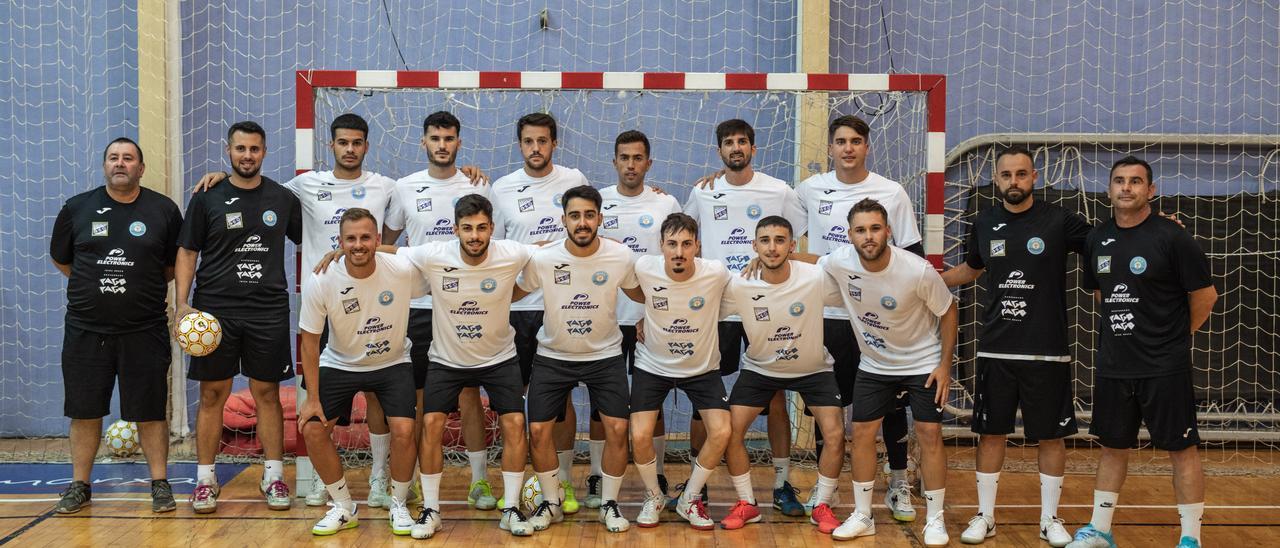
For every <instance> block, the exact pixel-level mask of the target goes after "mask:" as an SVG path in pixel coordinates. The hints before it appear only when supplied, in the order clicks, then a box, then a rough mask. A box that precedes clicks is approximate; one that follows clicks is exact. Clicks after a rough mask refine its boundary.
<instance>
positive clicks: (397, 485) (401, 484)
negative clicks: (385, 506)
mask: <svg viewBox="0 0 1280 548" xmlns="http://www.w3.org/2000/svg"><path fill="white" fill-rule="evenodd" d="M412 485H413V480H409V481H396V479H395V478H391V498H392V500H395V501H397V502H399V503H401V504H404V501H406V500H409V487H410V486H412Z"/></svg>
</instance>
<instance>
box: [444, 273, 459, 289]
mask: <svg viewBox="0 0 1280 548" xmlns="http://www.w3.org/2000/svg"><path fill="white" fill-rule="evenodd" d="M440 290H441V291H448V292H450V293H457V292H458V279H457V278H453V277H449V276H445V277H444V278H443V279H441V280H440Z"/></svg>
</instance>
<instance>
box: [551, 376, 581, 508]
mask: <svg viewBox="0 0 1280 548" xmlns="http://www.w3.org/2000/svg"><path fill="white" fill-rule="evenodd" d="M577 434H578V414H577V412H576V411H575V409H574V407H573V397H572V396H570V397H568V398H565V405H564V420H562V421H556V423H555V427H554V433H553V435H554V437H555V447H556V459H557V461H558V465H559V468H560V487H561V489H562V490H563V491H564V497H563V503H564V513H566V514H576V513H577V512H578V498H577V496H576V493H575V492H574V489H573V456H574V443H575V441H576V439H577Z"/></svg>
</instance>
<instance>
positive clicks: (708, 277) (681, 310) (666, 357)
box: [635, 255, 730, 378]
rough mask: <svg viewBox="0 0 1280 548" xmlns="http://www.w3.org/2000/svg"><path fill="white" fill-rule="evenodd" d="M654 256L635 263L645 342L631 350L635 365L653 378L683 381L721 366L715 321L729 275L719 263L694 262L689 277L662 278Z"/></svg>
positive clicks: (662, 265) (660, 264) (664, 275)
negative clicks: (642, 297)
mask: <svg viewBox="0 0 1280 548" xmlns="http://www.w3.org/2000/svg"><path fill="white" fill-rule="evenodd" d="M665 264H666V260H665V259H664V258H663V257H662V256H659V255H647V256H644V257H640V258H639V259H636V279H637V281H639V282H640V288H641V289H642V290H644V298H645V308H644V343H643V344H638V345H636V362H635V366H636V367H638V368H640V369H642V370H644V371H646V372H649V373H653V374H654V375H661V376H664V377H676V378H685V377H693V376H696V375H702V374H704V373H708V372H711V371H713V370H715V369H716V368H718V367H720V348H719V347H720V344H719V338H718V334H717V333H718V328H717V326H716V322H717V321H718V320H719V319H720V317H721V312H720V300H721V297H722V296H723V294H724V289H725V285H726V284H728V283H729V276H730V274H729V271H728V270H725V268H724V265H723V264H721V263H720V261H716V260H712V259H702V258H695V259H694V270H693V277H691V278H689V279H688V280H685V281H683V282H675V281H672V280H671V278H669V277H667V272H666V267H665Z"/></svg>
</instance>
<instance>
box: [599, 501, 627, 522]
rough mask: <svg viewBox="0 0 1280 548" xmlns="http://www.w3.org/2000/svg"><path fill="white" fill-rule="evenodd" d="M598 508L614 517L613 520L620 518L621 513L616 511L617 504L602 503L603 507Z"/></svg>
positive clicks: (610, 502)
mask: <svg viewBox="0 0 1280 548" xmlns="http://www.w3.org/2000/svg"><path fill="white" fill-rule="evenodd" d="M600 508H601V509H602V510H604V511H605V512H608V513H609V514H610V515H611V516H612V517H615V518H620V517H622V512H621V511H619V510H618V503H617V502H614V501H609V502H606V503H604V506H601V507H600Z"/></svg>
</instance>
